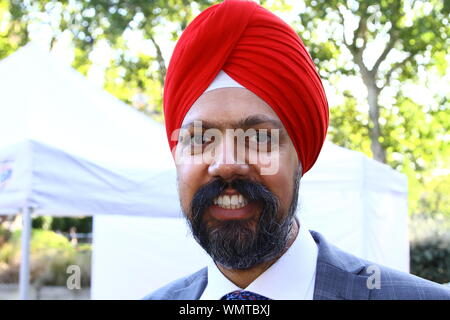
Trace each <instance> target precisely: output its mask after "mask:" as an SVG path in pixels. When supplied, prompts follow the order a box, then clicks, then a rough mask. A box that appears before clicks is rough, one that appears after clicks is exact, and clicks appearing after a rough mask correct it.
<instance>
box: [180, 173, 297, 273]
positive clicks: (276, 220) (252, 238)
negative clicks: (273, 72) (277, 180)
mask: <svg viewBox="0 0 450 320" xmlns="http://www.w3.org/2000/svg"><path fill="white" fill-rule="evenodd" d="M299 182H300V172H297V174H296V176H295V179H294V192H293V197H292V202H291V205H290V208H289V210H288V212H287V214H286V213H284V212H279V203H280V201H279V199H278V197H276V196H275V195H274V194H273V193H272V192H270V191H269V190H268V189H267V188H266V187H265V186H264V185H262V184H259V183H256V182H252V181H249V180H243V179H236V180H234V181H232V182H231V183H227V182H225V181H223V180H222V179H217V180H213V181H211V182H210V183H208V184H206V185H205V186H203V187H202V188H200V189H199V190H198V191H197V193H196V194H195V195H194V197H193V199H192V202H191V205H190V213H191V215H188V217H189V218H188V224H189V226H190V228H191V231H192V234H193V236H194V238H195V240H196V241H197V242H198V243H199V244H200V245H201V246H202V248H203V249H204V250H205V251H206V252H207V253H208V254H209V255H210V256H211V258H212V259H213V260H214V261H215V262H217V263H219V264H221V265H222V266H224V267H226V268H228V269H234V270H244V269H249V268H252V267H254V266H256V265H259V264H262V263H265V262H268V261H271V260H273V259H275V258H277V257H278V256H279V255H280V254H282V252H283V251H284V250H285V249H286V247H287V244H288V241H289V234H290V231H291V228H292V225H293V222H294V216H295V211H296V208H297V199H298V189H299ZM227 187H231V188H233V189H235V190H237V191H238V192H239V193H240V194H242V195H243V196H244V197H245V198H246V199H247V200H248V201H249V203H250V202H254V203H256V204H258V205H259V207H260V208H261V214H260V217H259V219H258V222H257V223H256V227H255V226H254V225H252V221H247V220H244V221H238V220H234V221H233V220H231V221H222V222H221V223H220V225H213V226H211V225H208V223H207V222H205V221H204V219H203V214H204V212H205V211H206V209H208V208H209V207H210V206H211V205H212V204H213V199H214V198H216V197H217V196H219V195H220V194H221V193H222V192H223V191H224V190H225V189H226V188H227Z"/></svg>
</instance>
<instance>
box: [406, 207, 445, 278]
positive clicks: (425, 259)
mask: <svg viewBox="0 0 450 320" xmlns="http://www.w3.org/2000/svg"><path fill="white" fill-rule="evenodd" d="M410 257H411V259H410V261H411V273H412V274H415V275H417V276H419V277H422V278H425V279H428V280H431V281H434V282H437V283H448V282H450V221H449V219H448V218H447V219H446V218H445V217H444V216H443V215H436V216H434V217H433V218H431V217H425V216H423V215H413V216H412V217H411V221H410Z"/></svg>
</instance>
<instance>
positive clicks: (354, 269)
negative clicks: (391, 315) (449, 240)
mask: <svg viewBox="0 0 450 320" xmlns="http://www.w3.org/2000/svg"><path fill="white" fill-rule="evenodd" d="M311 235H312V236H313V238H314V240H315V241H316V243H317V244H318V247H319V254H318V258H317V268H316V280H315V287H314V300H367V299H370V300H372V299H373V300H393V299H401V300H411V299H413V300H424V299H439V300H442V299H448V300H450V289H448V288H446V287H445V286H444V285H440V284H437V283H434V282H431V281H428V280H425V279H422V278H419V277H416V276H414V275H411V274H408V273H405V272H400V271H397V270H394V269H390V268H387V267H383V266H380V265H377V264H375V263H372V262H369V261H366V260H362V259H360V258H358V257H355V256H353V255H351V254H348V253H346V252H344V251H342V250H340V249H338V248H337V247H335V246H333V245H332V244H330V243H328V242H327V241H326V240H325V239H324V237H323V236H322V235H321V234H319V233H318V232H315V231H311ZM374 270H376V271H380V272H379V276H380V277H378V279H379V280H380V281H379V282H378V284H379V285H377V283H376V282H375V281H376V280H375V278H374ZM207 282H208V270H207V268H206V267H205V268H203V269H201V270H199V271H197V272H196V273H194V274H192V275H190V276H188V277H184V278H181V279H178V280H176V281H174V282H171V283H169V284H168V285H166V286H164V287H162V288H160V289H158V290H156V291H155V292H153V293H151V294H149V295H147V296H146V297H145V298H144V299H145V300H197V299H199V298H200V297H201V295H202V293H203V291H204V290H205V287H206V284H207ZM378 287H379V288H378Z"/></svg>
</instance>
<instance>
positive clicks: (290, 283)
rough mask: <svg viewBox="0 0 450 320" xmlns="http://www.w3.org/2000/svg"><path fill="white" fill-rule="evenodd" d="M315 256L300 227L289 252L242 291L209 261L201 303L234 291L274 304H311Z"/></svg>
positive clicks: (305, 230)
mask: <svg viewBox="0 0 450 320" xmlns="http://www.w3.org/2000/svg"><path fill="white" fill-rule="evenodd" d="M318 252H319V249H318V247H317V244H316V242H315V241H314V239H313V237H312V236H311V234H310V233H309V229H308V228H307V227H306V226H305V225H304V224H303V223H301V224H300V230H299V232H298V235H297V237H296V239H295V240H294V242H293V243H292V245H291V246H290V247H289V249H288V250H287V251H286V252H285V253H284V254H283V255H282V256H281V257H280V258H279V259H278V260H277V261H276V262H275V263H274V264H272V265H271V266H270V267H269V268H268V269H267V270H266V271H264V272H263V273H262V274H261V275H259V277H258V278H256V279H255V280H254V281H253V282H252V283H250V285H249V286H248V287H247V288H244V289H242V288H239V287H238V286H236V285H235V284H234V283H233V282H231V281H230V280H228V278H227V277H225V276H224V275H223V274H222V272H221V271H220V270H219V269H218V268H217V266H216V264H215V263H214V261H212V259H211V260H210V262H209V264H208V284H207V286H206V288H205V290H204V292H203V294H202V296H201V297H200V300H219V299H220V298H222V297H223V296H224V295H225V294H227V293H230V292H232V291H236V290H245V291H251V292H254V293H257V294H260V295H263V296H265V297H267V298H270V299H274V300H312V299H313V295H314V282H315V278H316V264H317V255H318Z"/></svg>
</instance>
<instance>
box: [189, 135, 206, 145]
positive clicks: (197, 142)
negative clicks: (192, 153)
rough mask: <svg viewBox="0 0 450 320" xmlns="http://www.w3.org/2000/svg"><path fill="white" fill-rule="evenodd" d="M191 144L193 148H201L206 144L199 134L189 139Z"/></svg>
mask: <svg viewBox="0 0 450 320" xmlns="http://www.w3.org/2000/svg"><path fill="white" fill-rule="evenodd" d="M191 141H192V144H193V145H194V146H201V145H203V144H205V143H206V140H205V139H204V136H203V135H202V134H201V135H200V134H198V135H195V136H193V137H192V138H191Z"/></svg>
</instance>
